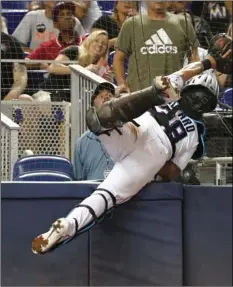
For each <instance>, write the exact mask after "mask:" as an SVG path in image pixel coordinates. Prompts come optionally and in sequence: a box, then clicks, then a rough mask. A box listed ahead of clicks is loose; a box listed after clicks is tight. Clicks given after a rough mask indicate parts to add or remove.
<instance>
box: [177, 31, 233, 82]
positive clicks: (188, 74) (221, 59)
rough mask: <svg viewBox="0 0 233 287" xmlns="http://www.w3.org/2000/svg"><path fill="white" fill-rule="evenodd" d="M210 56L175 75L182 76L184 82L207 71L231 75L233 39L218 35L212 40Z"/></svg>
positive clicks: (189, 65)
mask: <svg viewBox="0 0 233 287" xmlns="http://www.w3.org/2000/svg"><path fill="white" fill-rule="evenodd" d="M209 52H210V54H209V55H208V56H207V57H206V59H205V60H203V61H201V62H194V63H190V64H188V65H187V66H186V67H184V68H182V69H181V70H179V71H178V72H176V73H175V74H177V75H180V76H181V77H182V78H183V80H184V82H185V81H187V80H189V79H190V78H192V77H194V76H197V75H199V74H200V73H202V72H203V71H205V70H208V69H216V70H217V71H219V72H221V73H225V74H229V73H231V71H232V70H231V64H232V39H231V38H229V37H227V36H226V35H225V34H219V35H216V36H215V37H214V38H213V39H212V40H211V45H210V47H209Z"/></svg>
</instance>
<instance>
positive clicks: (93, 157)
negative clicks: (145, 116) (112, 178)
mask: <svg viewBox="0 0 233 287" xmlns="http://www.w3.org/2000/svg"><path fill="white" fill-rule="evenodd" d="M114 93H115V88H114V86H113V85H112V84H110V83H102V84H100V85H98V87H97V88H96V90H95V92H94V94H93V96H92V99H91V105H92V106H96V107H97V108H100V106H101V105H102V104H103V103H105V102H106V101H108V100H110V98H112V97H113V96H114ZM113 166H114V162H113V160H112V159H111V158H110V157H109V155H108V153H107V151H106V149H105V148H104V146H103V144H102V143H101V141H100V140H99V139H98V137H97V136H96V135H94V134H93V133H92V132H90V131H86V132H85V133H84V134H83V135H82V136H81V137H80V138H78V140H77V142H76V145H75V158H74V172H75V178H76V180H104V179H105V178H106V177H107V175H108V174H109V172H110V171H111V170H112V168H113Z"/></svg>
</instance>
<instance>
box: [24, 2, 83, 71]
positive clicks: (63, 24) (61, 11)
mask: <svg viewBox="0 0 233 287" xmlns="http://www.w3.org/2000/svg"><path fill="white" fill-rule="evenodd" d="M74 11H75V5H74V4H73V3H72V2H65V3H64V2H62V3H60V4H57V6H56V15H55V17H54V19H53V21H54V26H56V27H57V28H58V29H59V31H60V32H59V36H58V38H57V39H56V38H54V39H52V40H49V41H46V42H43V43H41V44H40V46H39V47H38V48H36V49H35V50H34V51H33V52H32V53H31V54H29V56H28V57H27V59H29V60H55V59H56V57H57V55H58V54H59V52H60V51H61V50H63V49H64V48H66V47H68V46H71V45H80V44H81V42H82V37H80V36H79V35H78V34H77V32H76V31H75V30H74V27H75V22H74V18H73V17H74ZM38 65H39V67H40V68H41V69H47V68H48V64H37V63H36V64H34V63H33V64H31V63H30V64H28V65H27V67H31V68H34V69H35V68H38Z"/></svg>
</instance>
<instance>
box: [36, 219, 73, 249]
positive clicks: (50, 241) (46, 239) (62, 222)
mask: <svg viewBox="0 0 233 287" xmlns="http://www.w3.org/2000/svg"><path fill="white" fill-rule="evenodd" d="M68 228H69V221H68V220H67V219H66V218H60V219H57V220H56V221H55V222H54V223H53V225H52V226H51V228H50V229H49V231H48V232H46V233H43V234H41V235H39V236H37V237H36V238H35V239H34V240H33V241H32V252H33V253H35V254H43V253H46V252H47V251H49V250H51V249H53V248H54V247H55V246H56V245H60V243H61V242H63V241H64V240H67V239H69V238H71V236H70V235H68Z"/></svg>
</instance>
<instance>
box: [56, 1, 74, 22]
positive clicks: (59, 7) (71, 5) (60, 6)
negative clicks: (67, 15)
mask: <svg viewBox="0 0 233 287" xmlns="http://www.w3.org/2000/svg"><path fill="white" fill-rule="evenodd" d="M63 9H68V10H70V11H71V12H72V13H73V16H75V4H74V3H73V2H65V1H64V2H57V4H56V5H55V6H54V8H53V21H54V22H56V21H57V16H58V14H59V12H60V10H63Z"/></svg>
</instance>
